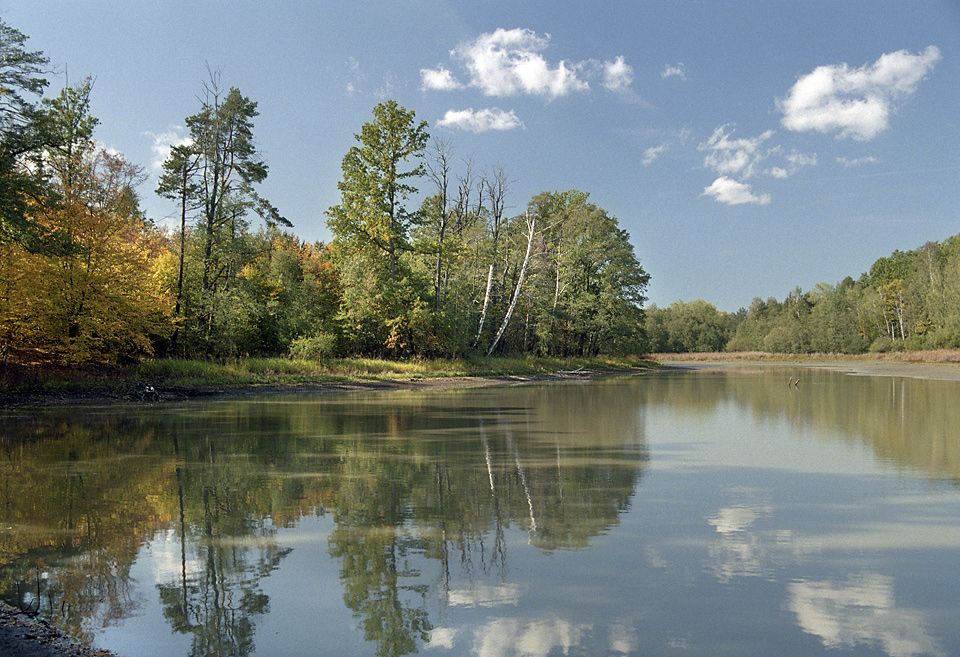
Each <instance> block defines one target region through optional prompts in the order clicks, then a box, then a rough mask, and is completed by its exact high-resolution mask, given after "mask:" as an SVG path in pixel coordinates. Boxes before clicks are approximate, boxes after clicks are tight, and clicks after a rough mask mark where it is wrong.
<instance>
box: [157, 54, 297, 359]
mask: <svg viewBox="0 0 960 657" xmlns="http://www.w3.org/2000/svg"><path fill="white" fill-rule="evenodd" d="M258 115H259V112H258V111H257V103H256V102H254V101H252V100H250V99H249V98H247V97H246V96H244V95H242V94H241V93H240V91H239V89H237V88H236V87H231V88H230V90H229V91H227V92H224V91H223V89H222V88H221V86H220V79H219V74H217V73H215V72H212V73H211V74H210V80H209V81H208V82H207V83H206V84H204V85H203V99H202V105H201V109H200V111H199V112H198V113H197V114H195V115H193V116H189V117H187V119H186V124H187V128H188V130H189V139H188V142H187V144H185V145H181V146H178V147H175V148H173V149H172V150H171V153H170V156H169V157H168V158H167V160H166V161H165V162H164V165H163V166H164V173H163V176H162V178H161V180H160V183H159V185H158V187H157V193H158V194H160V195H161V196H164V197H166V198H170V199H172V200H176V201H178V203H179V206H180V208H179V209H180V223H181V226H180V256H181V258H183V259H184V260H182V261H181V263H180V269H179V272H178V275H177V282H176V285H177V294H176V296H177V300H178V308H179V310H180V312H184V308H183V306H182V303H183V301H184V295H185V294H186V292H185V290H184V287H183V286H184V284H185V282H186V281H188V280H189V276H187V273H186V271H185V270H186V269H187V267H188V264H189V263H188V262H187V261H186V254H187V253H189V252H190V248H189V245H188V243H187V242H188V240H189V238H190V234H189V231H188V230H187V222H188V218H189V217H188V215H189V214H192V213H196V217H195V222H196V226H195V233H194V237H195V239H196V240H197V241H198V246H199V249H198V255H199V260H200V262H199V263H198V265H199V270H200V274H199V290H198V293H197V295H196V301H195V303H194V304H193V309H192V311H191V313H190V316H189V317H185V319H189V320H191V321H192V322H193V324H194V325H195V327H196V331H197V333H196V335H194V336H193V337H194V338H195V339H194V346H200V347H201V348H203V349H211V348H216V349H218V350H219V349H227V350H232V349H234V348H235V347H236V343H235V341H234V340H226V341H224V340H219V339H218V338H219V337H220V336H218V333H220V332H221V331H224V332H223V333H222V335H223V336H226V335H228V334H229V333H230V331H227V330H226V327H224V325H223V324H222V322H224V321H227V322H231V323H236V322H242V321H246V319H248V318H249V312H248V311H249V309H247V308H244V307H243V306H244V304H245V303H246V301H247V300H246V299H244V297H243V295H242V294H239V293H235V292H236V291H235V290H234V289H233V288H234V287H235V286H236V283H237V280H238V276H239V275H240V272H241V271H242V270H243V267H244V266H245V265H246V264H247V263H248V262H249V261H250V260H251V259H252V258H254V257H255V254H253V253H250V250H249V249H250V239H249V226H250V224H249V219H248V217H249V215H250V214H251V213H252V214H254V215H256V216H257V217H259V218H260V219H261V220H262V221H263V222H264V223H266V225H267V226H271V227H272V226H287V227H289V226H291V225H292V224H291V223H290V222H289V221H288V220H287V219H286V218H284V217H283V216H282V215H281V214H280V213H279V211H278V210H277V208H275V207H274V206H273V205H272V204H271V203H270V202H269V201H267V200H266V199H264V198H263V197H262V196H260V194H259V193H258V192H257V191H256V189H255V186H256V185H257V184H259V183H262V182H263V181H264V180H265V179H266V178H267V171H268V168H267V165H266V163H265V162H264V161H263V160H262V158H261V156H260V153H259V151H258V149H257V147H256V143H255V140H254V136H253V127H254V126H253V119H254V118H256V117H257V116H258ZM232 328H236V327H232ZM177 335H178V337H179V335H180V332H179V331H178V333H177ZM214 345H217V346H216V347H214Z"/></svg>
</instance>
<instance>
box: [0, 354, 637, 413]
mask: <svg viewBox="0 0 960 657" xmlns="http://www.w3.org/2000/svg"><path fill="white" fill-rule="evenodd" d="M653 366H654V364H653V363H652V362H651V361H649V360H646V359H643V358H640V357H620V358H614V357H594V358H533V357H494V358H463V359H409V360H381V359H374V358H329V359H323V360H302V359H291V358H229V359H223V360H188V359H176V358H158V359H151V360H147V361H144V362H142V363H140V364H138V365H132V366H127V367H109V366H86V367H74V368H65V367H54V366H52V365H50V364H49V363H45V364H36V363H34V364H22V363H20V364H18V363H13V364H7V365H6V366H4V367H2V368H0V402H8V403H9V402H11V401H13V402H16V401H19V400H20V399H22V398H25V397H30V396H34V397H42V398H48V399H49V398H54V399H55V398H57V397H84V396H89V397H93V396H106V397H131V396H136V395H137V394H141V395H142V391H143V390H145V389H147V388H148V387H149V386H153V387H155V388H157V389H164V388H165V389H181V390H195V391H202V390H211V389H218V390H219V389H230V388H244V387H257V386H271V387H285V386H291V387H292V386H304V385H322V384H324V383H343V382H349V381H412V380H417V379H424V378H456V377H493V376H537V375H545V374H553V373H556V372H558V371H573V370H578V369H580V370H589V371H611V370H631V369H636V368H643V367H645V368H649V367H653Z"/></svg>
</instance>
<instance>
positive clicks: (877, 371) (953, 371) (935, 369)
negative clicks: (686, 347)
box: [662, 358, 960, 381]
mask: <svg viewBox="0 0 960 657" xmlns="http://www.w3.org/2000/svg"><path fill="white" fill-rule="evenodd" d="M662 365H663V367H664V369H665V370H671V369H672V370H683V369H686V370H711V369H716V370H720V369H730V368H736V367H769V368H776V367H779V368H788V367H789V368H807V369H822V370H831V371H834V372H842V373H844V374H849V375H851V376H885V377H904V378H909V379H926V380H928V381H960V364H958V363H955V362H942V363H941V362H937V363H932V362H912V361H911V362H908V361H894V360H854V359H850V360H844V359H837V360H809V361H807V360H795V361H791V360H735V359H731V360H693V359H691V360H684V359H679V358H678V359H671V360H667V361H665V362H663V363H662Z"/></svg>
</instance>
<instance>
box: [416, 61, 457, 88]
mask: <svg viewBox="0 0 960 657" xmlns="http://www.w3.org/2000/svg"><path fill="white" fill-rule="evenodd" d="M420 80H421V86H420V88H421V89H423V90H424V91H428V90H431V89H432V90H437V91H450V90H451V89H459V88H460V87H462V86H463V85H462V84H461V83H460V82H459V81H458V80H457V79H456V78H454V77H453V73H451V72H450V71H449V70H447V69H446V68H444V67H443V65H441V66H440V67H439V68H437V69H429V68H422V69H420Z"/></svg>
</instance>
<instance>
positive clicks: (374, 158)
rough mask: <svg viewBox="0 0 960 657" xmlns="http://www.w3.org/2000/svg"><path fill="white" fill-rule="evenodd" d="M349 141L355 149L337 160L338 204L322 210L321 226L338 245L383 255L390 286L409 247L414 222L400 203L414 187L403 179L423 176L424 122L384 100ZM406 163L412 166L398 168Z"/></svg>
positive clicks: (425, 124)
mask: <svg viewBox="0 0 960 657" xmlns="http://www.w3.org/2000/svg"><path fill="white" fill-rule="evenodd" d="M354 137H355V138H356V140H357V142H359V145H357V146H353V147H352V148H350V150H349V151H348V152H347V154H346V156H345V157H344V158H343V180H342V181H340V182H339V183H338V184H337V188H338V189H339V190H340V204H339V205H335V206H333V207H331V208H330V209H329V210H328V211H327V216H328V220H327V223H328V225H329V226H330V228H331V230H332V231H333V234H334V236H335V239H336V240H337V241H338V242H340V243H343V244H350V243H354V244H357V245H358V246H360V247H361V248H366V247H368V246H373V247H374V248H375V249H376V251H377V252H378V253H381V254H383V255H386V256H387V258H388V261H389V267H390V270H389V271H390V280H391V282H396V280H397V261H398V256H399V252H400V251H401V250H404V249H408V248H409V247H408V244H407V234H408V232H409V230H410V227H411V225H412V223H413V221H414V215H413V213H411V212H409V211H408V210H407V209H406V207H405V206H404V201H406V199H407V198H408V197H409V196H410V195H411V194H413V193H414V192H416V191H417V188H416V187H414V186H413V185H412V184H411V183H410V182H408V181H412V180H415V179H416V178H420V177H422V176H423V175H424V174H425V173H426V168H425V166H424V164H423V161H422V159H421V158H422V156H423V151H424V149H425V148H426V145H427V139H428V134H427V122H426V121H421V122H420V123H417V122H416V115H415V113H414V112H413V111H411V110H407V109H404V108H403V107H401V106H400V105H398V104H397V102H396V101H393V100H389V101H387V102H384V103H380V104H378V105H377V106H376V107H375V108H374V109H373V121H371V122H369V123H365V124H363V127H362V128H361V129H360V133H359V134H356V135H354ZM407 162H411V163H412V168H409V169H406V170H404V169H403V166H404V164H405V163H407Z"/></svg>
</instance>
